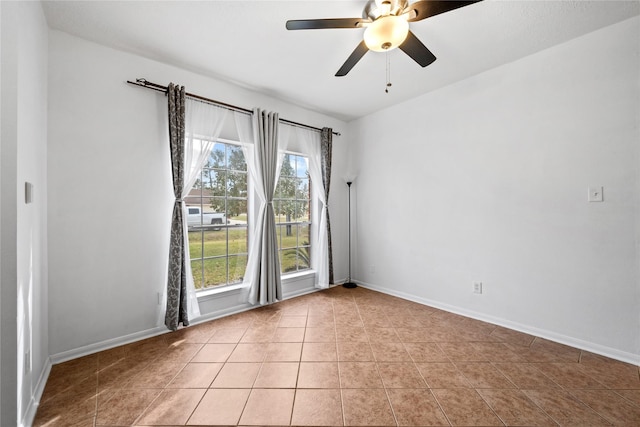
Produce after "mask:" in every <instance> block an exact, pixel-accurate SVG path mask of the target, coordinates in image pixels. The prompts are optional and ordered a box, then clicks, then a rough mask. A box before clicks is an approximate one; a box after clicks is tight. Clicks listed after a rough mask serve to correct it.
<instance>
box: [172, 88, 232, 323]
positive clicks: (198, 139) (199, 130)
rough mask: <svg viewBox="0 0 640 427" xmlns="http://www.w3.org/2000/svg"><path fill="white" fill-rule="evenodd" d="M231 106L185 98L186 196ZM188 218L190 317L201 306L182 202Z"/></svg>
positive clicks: (218, 134) (185, 236) (186, 258)
mask: <svg viewBox="0 0 640 427" xmlns="http://www.w3.org/2000/svg"><path fill="white" fill-rule="evenodd" d="M226 116H227V109H226V108H220V107H216V106H215V105H211V104H206V103H204V102H200V101H197V100H194V99H190V98H187V99H186V100H185V141H184V181H183V187H182V199H183V200H184V198H185V197H187V196H188V195H189V192H190V191H191V188H193V185H194V184H195V182H196V180H197V179H198V177H199V176H200V171H201V170H202V167H203V166H204V164H205V163H206V162H207V159H208V158H209V155H210V153H211V149H212V148H213V145H214V144H215V142H216V140H217V139H218V137H219V136H220V132H221V131H222V126H223V124H224V120H225V118H226ZM182 215H183V218H184V222H183V231H184V234H183V235H184V248H185V251H184V252H185V266H186V270H187V271H186V273H187V311H188V316H189V320H191V319H193V318H196V317H199V316H200V307H199V306H198V299H197V296H196V289H195V285H194V283H193V274H192V272H191V258H190V256H189V233H188V226H187V218H188V216H187V215H188V212H187V208H186V206H185V204H184V201H183V202H182Z"/></svg>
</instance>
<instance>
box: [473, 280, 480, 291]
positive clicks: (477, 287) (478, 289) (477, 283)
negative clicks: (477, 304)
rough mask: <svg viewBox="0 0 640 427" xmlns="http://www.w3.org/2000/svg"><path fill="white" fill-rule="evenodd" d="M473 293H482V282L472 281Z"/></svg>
mask: <svg viewBox="0 0 640 427" xmlns="http://www.w3.org/2000/svg"><path fill="white" fill-rule="evenodd" d="M473 293H474V294H481V293H482V282H473Z"/></svg>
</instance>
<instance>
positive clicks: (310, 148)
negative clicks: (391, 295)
mask: <svg viewBox="0 0 640 427" xmlns="http://www.w3.org/2000/svg"><path fill="white" fill-rule="evenodd" d="M296 135H297V137H298V138H299V142H300V143H301V145H302V147H303V152H304V154H306V155H307V158H308V162H309V163H308V165H307V169H308V170H309V175H310V176H311V185H312V187H313V194H314V196H315V197H316V198H317V200H318V202H319V206H318V208H319V209H314V212H318V211H319V214H318V213H317V214H316V215H313V216H312V227H311V241H312V242H313V243H312V244H313V248H312V250H311V266H312V268H313V269H315V270H316V277H315V286H316V287H317V288H322V289H326V288H328V287H329V234H328V232H327V208H328V206H327V201H326V200H325V194H326V193H325V191H324V185H323V183H322V166H321V163H320V162H321V149H320V133H319V132H317V131H312V130H309V129H303V128H296Z"/></svg>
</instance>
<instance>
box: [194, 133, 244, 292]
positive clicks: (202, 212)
mask: <svg viewBox="0 0 640 427" xmlns="http://www.w3.org/2000/svg"><path fill="white" fill-rule="evenodd" d="M185 204H186V205H187V206H188V212H189V218H187V223H188V226H189V255H190V256H191V271H192V273H193V280H194V283H195V288H196V289H197V290H202V289H207V288H213V287H220V286H225V285H230V284H235V283H240V282H242V279H243V276H244V271H245V269H246V266H247V247H248V244H247V238H248V235H247V227H248V215H247V164H246V161H245V158H244V154H243V152H242V148H241V147H240V146H238V145H235V144H233V143H227V142H217V143H216V144H214V146H213V149H212V150H211V154H210V155H209V158H208V159H207V163H206V164H205V166H204V167H203V168H202V171H201V173H200V178H199V179H198V180H197V181H196V183H195V185H194V188H193V189H192V190H191V192H190V193H189V195H188V196H187V197H186V198H185Z"/></svg>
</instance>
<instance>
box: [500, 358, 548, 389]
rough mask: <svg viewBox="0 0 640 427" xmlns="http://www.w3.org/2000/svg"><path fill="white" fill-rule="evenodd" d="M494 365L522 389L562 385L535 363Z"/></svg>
mask: <svg viewBox="0 0 640 427" xmlns="http://www.w3.org/2000/svg"><path fill="white" fill-rule="evenodd" d="M494 366H495V367H496V368H497V369H498V370H499V371H500V372H502V373H503V374H504V375H505V376H506V377H507V378H508V379H509V380H510V381H511V382H512V383H514V384H515V385H516V387H518V388H520V389H535V388H558V387H560V386H559V385H558V384H556V383H555V382H553V381H552V380H551V378H549V377H547V376H546V375H545V374H543V373H542V371H540V370H539V369H538V368H537V367H536V364H535V363H495V364H494Z"/></svg>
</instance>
